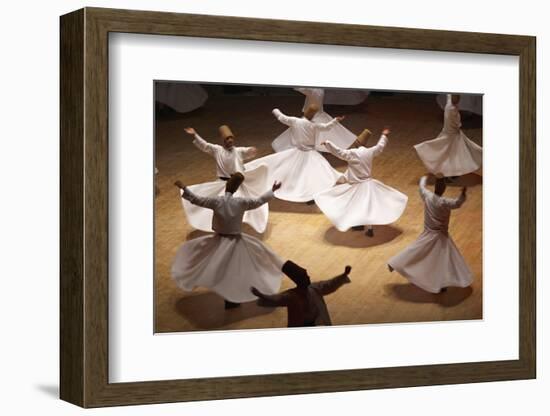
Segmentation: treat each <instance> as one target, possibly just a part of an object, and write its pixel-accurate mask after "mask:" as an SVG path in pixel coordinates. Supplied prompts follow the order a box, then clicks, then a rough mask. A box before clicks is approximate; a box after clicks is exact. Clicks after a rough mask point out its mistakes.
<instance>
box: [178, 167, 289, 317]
mask: <svg viewBox="0 0 550 416" xmlns="http://www.w3.org/2000/svg"><path fill="white" fill-rule="evenodd" d="M244 180H245V179H244V176H243V175H242V174H241V173H239V172H237V173H235V174H234V175H231V178H230V179H229V180H228V181H227V182H226V185H225V195H223V196H214V197H204V196H200V195H195V194H194V193H193V192H192V191H191V190H190V189H189V187H186V186H185V185H184V184H183V183H181V182H180V181H177V182H176V183H175V185H176V186H177V187H178V188H180V190H181V192H182V198H184V199H186V200H187V201H189V202H190V203H191V204H194V205H197V206H200V207H203V208H205V209H209V210H211V211H212V212H213V217H212V229H213V230H214V232H215V234H209V235H206V236H203V237H198V238H195V239H193V240H191V241H188V242H186V243H184V244H183V245H182V246H181V247H180V248H179V250H178V251H177V254H176V257H175V259H174V262H173V264H172V278H173V279H174V280H175V281H176V284H177V285H178V286H179V287H180V288H181V289H183V290H186V291H191V290H193V289H194V288H196V287H198V286H202V287H207V288H209V289H211V290H213V291H214V292H216V293H217V294H219V295H220V296H222V297H223V298H224V299H225V308H226V309H229V308H233V307H237V306H239V304H240V303H241V302H248V301H252V300H254V299H256V296H254V295H253V294H252V293H251V292H250V287H251V286H254V287H257V288H259V289H260V290H261V291H262V292H264V293H269V294H274V293H277V292H278V291H279V288H280V286H281V280H282V274H281V268H282V266H283V261H282V260H281V259H280V258H279V256H278V255H277V254H275V253H274V252H273V251H272V250H271V249H270V248H268V247H267V246H266V245H265V244H264V243H262V242H261V241H260V240H258V239H257V238H255V237H253V236H251V235H248V234H245V233H242V232H241V225H242V221H243V215H244V213H245V212H246V211H248V210H253V209H256V208H258V207H260V206H262V205H265V204H266V203H267V201H269V200H270V199H271V198H273V192H274V191H275V190H277V189H278V188H279V187H280V186H281V184H280V183H277V182H276V183H274V184H273V187H272V189H271V190H270V191H268V192H266V193H264V194H263V195H262V196H261V197H259V198H239V197H237V196H234V194H235V193H236V192H237V190H238V189H239V186H240V185H241V184H242V183H243V181H244Z"/></svg>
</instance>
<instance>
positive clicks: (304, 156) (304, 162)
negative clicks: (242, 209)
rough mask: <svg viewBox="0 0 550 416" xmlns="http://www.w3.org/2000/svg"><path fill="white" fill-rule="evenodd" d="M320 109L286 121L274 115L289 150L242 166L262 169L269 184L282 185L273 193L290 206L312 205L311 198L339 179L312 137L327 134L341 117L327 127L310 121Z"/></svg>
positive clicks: (274, 112) (339, 174) (285, 116)
mask: <svg viewBox="0 0 550 416" xmlns="http://www.w3.org/2000/svg"><path fill="white" fill-rule="evenodd" d="M318 110H319V107H317V106H316V105H314V104H311V105H309V106H308V108H307V109H306V111H305V112H304V116H303V117H289V116H287V115H284V114H283V113H282V112H281V111H280V110H279V109H277V108H276V109H274V110H273V115H274V116H275V117H276V118H277V120H279V122H281V123H283V124H285V125H287V126H289V127H290V128H289V131H290V141H291V144H292V147H291V148H290V149H287V150H285V151H282V152H278V153H272V154H270V155H267V156H264V157H262V158H259V159H255V160H253V161H252V162H249V163H247V164H246V165H245V168H246V169H247V170H250V169H256V168H259V167H260V166H261V165H265V166H266V167H267V170H268V181H269V182H272V181H274V180H278V181H281V182H283V183H284V184H285V186H284V188H282V189H280V190H278V191H277V192H275V196H276V197H277V198H279V199H283V200H285V201H291V202H312V201H313V198H314V196H315V195H316V194H317V193H319V192H321V191H324V190H325V189H327V188H331V187H332V186H333V185H334V184H335V183H336V181H337V180H338V179H339V178H340V177H341V176H342V174H341V173H340V172H338V171H337V170H336V169H334V168H333V167H332V166H330V164H329V163H328V162H327V160H326V159H325V158H324V157H323V156H322V155H321V154H320V153H319V152H318V151H317V150H315V137H316V135H317V132H319V131H327V130H329V129H330V128H331V127H332V126H334V125H335V124H336V123H338V122H339V121H341V120H343V119H344V117H336V118H333V119H332V120H331V121H329V122H328V123H317V122H315V121H313V118H314V116H315V114H316V113H317V111H318Z"/></svg>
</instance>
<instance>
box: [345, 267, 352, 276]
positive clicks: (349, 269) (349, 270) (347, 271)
mask: <svg viewBox="0 0 550 416" xmlns="http://www.w3.org/2000/svg"><path fill="white" fill-rule="evenodd" d="M349 272H351V266H346V269H345V270H344V274H349Z"/></svg>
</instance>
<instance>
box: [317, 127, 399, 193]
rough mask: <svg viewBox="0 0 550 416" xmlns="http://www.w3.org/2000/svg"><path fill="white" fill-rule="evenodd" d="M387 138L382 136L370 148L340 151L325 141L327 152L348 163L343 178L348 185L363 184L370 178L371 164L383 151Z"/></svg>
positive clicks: (362, 147)
mask: <svg viewBox="0 0 550 416" xmlns="http://www.w3.org/2000/svg"><path fill="white" fill-rule="evenodd" d="M387 144H388V138H387V137H386V135H384V134H382V135H381V136H380V139H378V143H376V145H374V146H371V147H364V146H361V147H359V148H357V149H347V150H346V149H341V148H339V147H338V146H336V145H334V144H333V143H332V142H330V141H329V140H327V141H326V148H327V150H328V151H329V152H330V153H332V154H333V155H334V156H336V157H337V158H339V159H342V160H345V161H346V162H348V169H347V170H346V172H345V173H344V177H345V178H346V180H347V182H349V183H357V182H363V181H366V180H367V179H370V178H371V177H372V162H373V160H374V158H375V157H376V156H378V155H379V154H380V153H382V152H383V151H384V148H385V147H386V145H387Z"/></svg>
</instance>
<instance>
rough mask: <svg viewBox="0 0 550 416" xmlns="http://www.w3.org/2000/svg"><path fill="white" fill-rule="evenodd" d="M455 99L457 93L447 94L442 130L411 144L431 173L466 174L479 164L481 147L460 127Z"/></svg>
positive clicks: (457, 100) (457, 98)
mask: <svg viewBox="0 0 550 416" xmlns="http://www.w3.org/2000/svg"><path fill="white" fill-rule="evenodd" d="M459 101H460V95H456V94H447V104H446V106H445V114H444V120H443V130H441V133H439V136H437V138H435V139H433V140H428V141H425V142H423V143H420V144H417V145H415V146H414V148H415V149H416V152H417V153H418V156H419V157H420V159H421V160H422V162H424V165H425V166H426V168H427V169H428V170H429V171H430V172H431V173H433V174H434V175H439V174H441V175H443V176H446V177H454V176H461V175H466V174H467V173H471V172H475V171H476V170H478V169H479V168H480V167H481V165H482V161H483V155H482V148H481V147H480V146H478V145H477V144H476V143H474V142H473V141H472V140H470V139H469V138H468V137H466V135H465V134H464V132H463V131H462V130H461V126H462V122H461V119H460V111H459V108H458V103H459Z"/></svg>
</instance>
